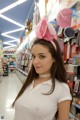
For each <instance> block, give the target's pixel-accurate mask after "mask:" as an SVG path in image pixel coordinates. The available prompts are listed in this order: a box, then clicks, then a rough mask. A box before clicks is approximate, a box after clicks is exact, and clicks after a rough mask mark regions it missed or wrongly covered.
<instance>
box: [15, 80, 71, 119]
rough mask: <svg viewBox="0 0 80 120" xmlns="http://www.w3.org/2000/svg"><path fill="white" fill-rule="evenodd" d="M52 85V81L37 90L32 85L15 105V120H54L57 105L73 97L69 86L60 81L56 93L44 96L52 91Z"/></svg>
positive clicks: (38, 86)
mask: <svg viewBox="0 0 80 120" xmlns="http://www.w3.org/2000/svg"><path fill="white" fill-rule="evenodd" d="M51 85H52V82H51V80H48V81H46V82H43V83H41V84H39V85H37V86H36V87H35V88H33V83H32V84H31V85H30V86H29V87H28V88H27V89H26V90H25V92H24V93H23V95H22V96H21V97H20V98H19V99H18V100H17V101H16V103H15V120H53V119H54V116H55V113H56V112H57V104H58V103H59V102H61V101H64V100H71V99H72V97H71V94H70V91H69V87H68V85H67V84H65V83H60V82H58V81H57V82H56V83H55V89H54V92H53V93H52V94H50V95H44V94H43V93H47V92H48V91H49V90H50V88H51ZM63 91H64V92H63Z"/></svg>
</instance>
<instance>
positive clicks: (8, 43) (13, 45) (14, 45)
mask: <svg viewBox="0 0 80 120" xmlns="http://www.w3.org/2000/svg"><path fill="white" fill-rule="evenodd" d="M6 45H11V46H16V45H14V44H11V43H6Z"/></svg>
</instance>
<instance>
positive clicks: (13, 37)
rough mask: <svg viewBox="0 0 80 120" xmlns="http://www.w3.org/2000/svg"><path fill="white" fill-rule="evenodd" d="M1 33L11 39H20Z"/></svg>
mask: <svg viewBox="0 0 80 120" xmlns="http://www.w3.org/2000/svg"><path fill="white" fill-rule="evenodd" d="M1 35H3V36H5V37H8V38H11V39H14V40H19V39H17V38H15V37H12V36H10V35H4V34H1Z"/></svg>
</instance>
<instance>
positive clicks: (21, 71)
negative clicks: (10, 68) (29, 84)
mask: <svg viewBox="0 0 80 120" xmlns="http://www.w3.org/2000/svg"><path fill="white" fill-rule="evenodd" d="M16 69H17V70H18V71H20V72H21V73H22V74H24V75H26V76H27V75H28V74H27V73H26V72H24V71H22V70H21V69H19V68H16Z"/></svg>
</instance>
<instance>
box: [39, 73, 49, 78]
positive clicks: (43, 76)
mask: <svg viewBox="0 0 80 120" xmlns="http://www.w3.org/2000/svg"><path fill="white" fill-rule="evenodd" d="M39 77H40V78H49V77H51V74H50V73H49V74H40V75H39Z"/></svg>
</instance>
